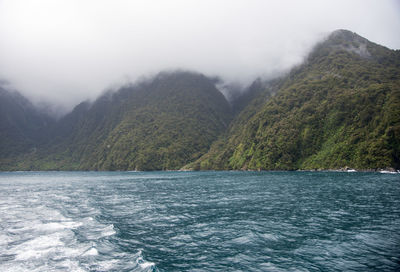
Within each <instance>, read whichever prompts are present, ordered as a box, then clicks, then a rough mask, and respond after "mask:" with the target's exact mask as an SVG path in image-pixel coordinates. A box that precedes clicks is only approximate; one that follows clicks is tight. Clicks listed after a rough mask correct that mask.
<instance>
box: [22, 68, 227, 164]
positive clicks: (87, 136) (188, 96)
mask: <svg viewBox="0 0 400 272" xmlns="http://www.w3.org/2000/svg"><path fill="white" fill-rule="evenodd" d="M230 118H231V108H230V106H229V104H228V102H227V101H226V99H225V98H224V96H223V95H222V94H221V93H220V92H219V91H218V90H217V89H216V88H215V86H214V84H213V82H212V81H211V80H210V79H208V78H206V77H205V76H203V75H201V74H195V73H189V72H171V73H167V72H164V73H160V74H159V75H157V76H156V77H154V78H152V79H148V80H145V81H143V82H141V83H138V84H136V85H130V86H126V87H123V88H121V89H120V90H118V91H117V92H114V93H113V92H109V93H106V94H104V95H103V96H101V97H100V98H98V99H97V100H96V101H95V102H94V103H92V104H90V103H88V102H83V103H81V104H80V105H78V106H77V107H76V108H75V109H74V110H73V111H72V112H71V113H70V114H68V115H67V116H65V117H64V118H62V119H61V120H60V121H59V122H58V123H57V125H56V126H55V128H54V129H53V130H52V132H51V135H52V138H53V140H52V141H50V142H49V143H47V144H46V145H42V146H41V148H40V149H39V150H38V152H37V154H36V155H35V157H32V158H31V159H30V160H27V159H26V158H24V159H20V161H19V163H18V164H17V166H16V168H17V169H68V170H70V169H77V170H78V169H79V170H135V169H136V170H161V169H179V168H180V167H182V166H183V165H185V164H187V163H189V162H192V161H194V160H196V159H197V158H199V157H200V156H201V155H202V154H204V153H205V152H207V150H208V149H209V147H210V145H211V143H212V142H213V141H214V140H215V139H216V138H217V137H218V135H220V134H221V133H222V132H223V131H224V130H225V129H226V127H227V126H228V124H229V122H230Z"/></svg>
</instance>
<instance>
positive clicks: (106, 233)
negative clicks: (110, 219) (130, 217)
mask: <svg viewBox="0 0 400 272" xmlns="http://www.w3.org/2000/svg"><path fill="white" fill-rule="evenodd" d="M116 233H117V232H116V231H115V229H114V225H113V224H111V225H108V226H107V227H105V228H104V229H103V231H102V232H101V237H107V236H111V235H114V234H116Z"/></svg>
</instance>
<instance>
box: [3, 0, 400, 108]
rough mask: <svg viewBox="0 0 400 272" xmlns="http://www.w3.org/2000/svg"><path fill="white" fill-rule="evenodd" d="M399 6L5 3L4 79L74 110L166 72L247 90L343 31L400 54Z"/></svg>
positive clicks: (221, 1)
mask: <svg viewBox="0 0 400 272" xmlns="http://www.w3.org/2000/svg"><path fill="white" fill-rule="evenodd" d="M399 14H400V4H399V3H398V2H397V1H369V0H366V1H365V0H364V1H361V0H358V1H343V0H342V1H317V0H314V1H261V0H238V1H227V0H217V1H215V0H213V1H211V0H203V1H194V0H172V1H170V0H167V1H166V0H158V1H157V0H153V1H127V0H115V1H106V0H86V1H78V0H65V1H61V0H34V1H31V0H26V1H23V0H0V59H1V61H0V78H2V79H4V80H7V81H9V82H10V84H11V85H12V86H14V88H16V89H18V90H20V92H22V93H23V94H25V95H26V96H27V97H29V98H31V99H32V100H33V101H35V102H39V101H47V102H50V103H53V104H59V105H63V106H64V107H65V108H66V109H70V108H71V107H72V106H74V105H76V104H77V103H79V102H80V101H82V100H85V99H94V98H95V97H96V96H98V95H99V94H100V93H101V92H103V90H104V89H106V88H109V87H110V86H115V85H118V84H121V83H123V82H127V81H135V80H136V79H137V78H139V77H141V76H143V75H147V74H151V73H153V74H154V73H157V72H158V71H161V70H164V69H176V68H182V69H189V70H195V71H198V72H202V73H204V74H206V75H210V76H218V77H220V78H222V79H223V80H225V81H227V82H234V83H235V84H236V83H240V84H242V85H246V84H249V83H250V82H251V81H252V80H253V79H254V78H256V77H259V76H262V77H266V78H268V77H273V76H276V75H278V74H279V73H282V72H284V71H287V70H288V69H290V68H291V67H292V66H293V65H296V64H299V63H301V62H302V60H303V59H304V57H305V56H306V55H307V54H308V52H309V51H310V50H311V48H312V46H313V45H314V44H315V43H316V42H317V41H319V40H321V39H322V38H323V37H324V36H325V35H327V34H328V33H329V32H331V31H333V30H335V29H339V28H344V29H349V30H352V31H355V32H357V33H358V34H360V35H362V36H364V37H366V38H368V39H370V40H372V41H374V42H377V43H381V44H383V45H385V46H387V47H390V48H399V47H400V36H399V35H398V30H399V29H400V16H399Z"/></svg>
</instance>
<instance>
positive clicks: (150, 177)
mask: <svg viewBox="0 0 400 272" xmlns="http://www.w3.org/2000/svg"><path fill="white" fill-rule="evenodd" d="M399 270H400V174H381V173H333V172H212V171H211V172H20V173H17V172H14V173H8V172H3V173H0V271H399Z"/></svg>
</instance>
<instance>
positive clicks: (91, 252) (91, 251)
mask: <svg viewBox="0 0 400 272" xmlns="http://www.w3.org/2000/svg"><path fill="white" fill-rule="evenodd" d="M97 255H99V252H98V251H97V249H96V248H95V247H92V248H90V249H89V250H88V251H86V252H85V253H83V255H82V256H97Z"/></svg>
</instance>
